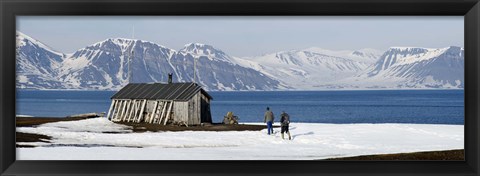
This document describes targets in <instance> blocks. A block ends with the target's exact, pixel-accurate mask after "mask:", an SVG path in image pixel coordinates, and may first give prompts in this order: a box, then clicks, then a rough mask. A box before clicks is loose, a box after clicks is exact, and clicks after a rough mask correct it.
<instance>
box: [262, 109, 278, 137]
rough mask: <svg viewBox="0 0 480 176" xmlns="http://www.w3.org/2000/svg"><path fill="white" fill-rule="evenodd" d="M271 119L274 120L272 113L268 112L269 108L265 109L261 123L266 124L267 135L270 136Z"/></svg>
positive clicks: (271, 130) (271, 128)
mask: <svg viewBox="0 0 480 176" xmlns="http://www.w3.org/2000/svg"><path fill="white" fill-rule="evenodd" d="M273 119H275V117H274V116H273V112H272V111H270V108H269V107H267V111H266V112H265V115H264V120H263V123H267V130H268V135H270V132H272V134H273V127H272V125H273Z"/></svg>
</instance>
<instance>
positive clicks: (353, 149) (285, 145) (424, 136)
mask: <svg viewBox="0 0 480 176" xmlns="http://www.w3.org/2000/svg"><path fill="white" fill-rule="evenodd" d="M463 128H464V127H463V125H425V124H318V123H292V124H291V126H290V130H291V134H292V137H293V140H291V141H289V140H282V139H281V136H280V133H279V132H278V130H279V129H275V131H276V133H275V134H274V135H270V136H269V135H267V134H266V130H263V131H230V132H228V131H227V132H211V131H184V132H145V133H133V132H132V131H131V129H130V127H128V126H124V125H119V124H115V123H112V122H110V121H108V120H106V119H105V118H94V119H86V120H81V121H69V122H57V123H49V124H44V125H40V126H38V127H20V128H17V131H18V132H25V133H38V134H44V135H48V136H52V138H53V139H52V140H51V143H41V142H37V143H21V144H26V145H36V146H38V147H36V148H18V149H17V159H18V160H230V159H233V160H310V159H325V158H333V157H347V156H357V155H370V154H387V153H402V152H418V151H432V150H450V149H463V148H464V145H463V144H464V133H463V131H464V130H463Z"/></svg>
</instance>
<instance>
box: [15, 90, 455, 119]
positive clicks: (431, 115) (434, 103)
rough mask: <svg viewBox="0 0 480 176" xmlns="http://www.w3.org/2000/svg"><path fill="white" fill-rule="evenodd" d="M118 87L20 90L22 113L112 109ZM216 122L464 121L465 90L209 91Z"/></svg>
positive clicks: (54, 114)
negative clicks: (268, 113) (285, 117)
mask: <svg viewBox="0 0 480 176" xmlns="http://www.w3.org/2000/svg"><path fill="white" fill-rule="evenodd" d="M114 93H115V92H113V91H37V90H17V104H16V110H17V112H16V114H21V115H32V116H36V117H64V116H68V115H72V114H81V113H89V112H107V111H108V108H109V106H110V103H111V101H110V97H111V96H112V95H113V94H114ZM209 94H210V95H212V97H213V101H212V103H211V111H212V117H213V121H214V122H221V121H222V119H223V116H224V115H225V114H226V113H227V112H228V111H232V112H234V114H235V115H237V116H239V117H240V122H261V121H263V114H264V112H265V108H266V107H267V106H268V107H270V108H271V109H272V110H273V112H274V114H275V115H276V116H277V121H278V120H279V114H280V112H281V111H286V112H287V113H288V114H290V117H291V121H293V122H312V123H416V124H464V91H463V90H355V91H255V92H209Z"/></svg>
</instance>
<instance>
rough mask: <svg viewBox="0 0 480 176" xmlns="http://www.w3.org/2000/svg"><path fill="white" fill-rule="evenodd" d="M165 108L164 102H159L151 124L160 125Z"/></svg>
mask: <svg viewBox="0 0 480 176" xmlns="http://www.w3.org/2000/svg"><path fill="white" fill-rule="evenodd" d="M164 107H165V102H164V101H160V104H159V105H158V113H157V115H155V119H154V120H153V122H152V123H160V120H161V117H162V111H163V109H164Z"/></svg>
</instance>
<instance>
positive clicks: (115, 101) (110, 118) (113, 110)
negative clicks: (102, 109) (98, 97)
mask: <svg viewBox="0 0 480 176" xmlns="http://www.w3.org/2000/svg"><path fill="white" fill-rule="evenodd" d="M113 102H114V104H113V109H112V114H110V116H109V120H113V118H114V117H115V111H116V107H117V104H118V103H117V100H113Z"/></svg>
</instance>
